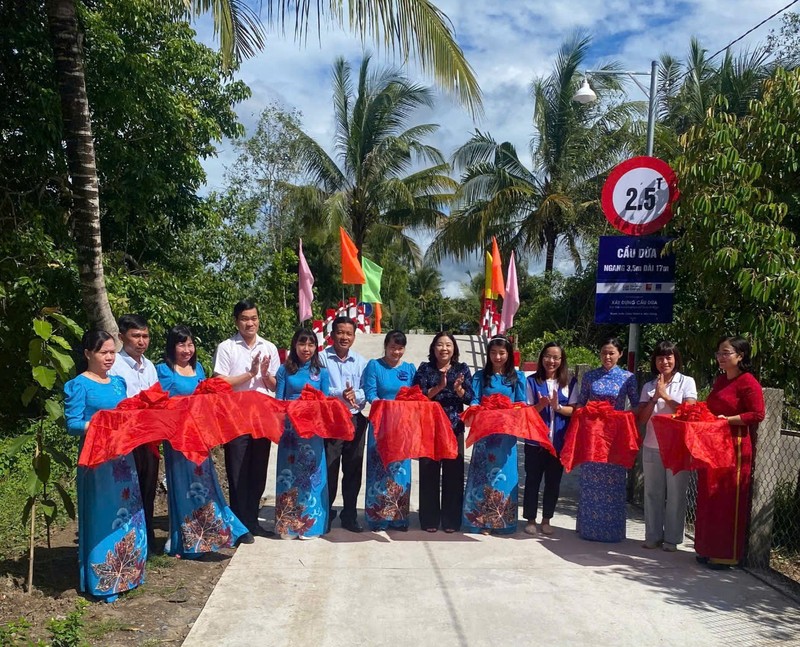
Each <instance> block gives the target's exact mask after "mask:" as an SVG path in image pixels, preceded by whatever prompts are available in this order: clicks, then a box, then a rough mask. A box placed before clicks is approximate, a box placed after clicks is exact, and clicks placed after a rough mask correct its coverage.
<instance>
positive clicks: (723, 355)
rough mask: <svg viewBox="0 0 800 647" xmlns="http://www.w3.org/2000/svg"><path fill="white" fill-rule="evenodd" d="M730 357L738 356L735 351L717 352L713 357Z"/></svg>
mask: <svg viewBox="0 0 800 647" xmlns="http://www.w3.org/2000/svg"><path fill="white" fill-rule="evenodd" d="M731 355H738V353H737V352H736V351H725V352H721V351H717V352H716V353H714V357H730V356H731Z"/></svg>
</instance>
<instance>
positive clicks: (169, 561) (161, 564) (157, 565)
mask: <svg viewBox="0 0 800 647" xmlns="http://www.w3.org/2000/svg"><path fill="white" fill-rule="evenodd" d="M173 566H175V558H174V557H170V556H169V555H150V556H148V558H147V568H152V569H161V568H172V567H173Z"/></svg>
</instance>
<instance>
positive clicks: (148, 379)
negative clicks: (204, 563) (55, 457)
mask: <svg viewBox="0 0 800 647" xmlns="http://www.w3.org/2000/svg"><path fill="white" fill-rule="evenodd" d="M117 326H118V327H119V340H120V341H121V342H122V350H121V351H119V353H117V357H116V358H115V359H114V366H112V367H111V370H110V371H109V372H108V374H109V375H119V376H120V377H121V378H123V379H124V380H125V386H126V387H127V395H128V397H129V398H131V397H133V396H135V395H137V394H138V393H139V392H140V391H144V390H145V389H149V388H150V387H151V386H153V385H154V384H155V383H156V382H158V374H157V373H156V367H155V366H153V362H151V361H150V360H149V359H147V358H146V357H145V356H144V354H145V352H147V349H148V347H149V346H150V330H149V327H148V325H147V320H146V319H145V318H144V317H142V316H140V315H134V314H128V315H122V316H121V317H120V318H119V320H118V321H117ZM133 459H134V462H135V463H136V472H137V474H138V475H139V489H140V490H141V491H142V507H143V508H144V519H145V524H146V526H147V545H148V547H149V549H148V552H149V551H151V550H152V551H153V554H155V551H154V546H155V534H154V533H153V508H154V507H155V501H156V490H157V488H158V465H159V463H160V462H161V460H160V457H159V456H158V454H157V453H156V452H154V451H153V449H152V447H151V446H150V445H140V446H139V447H137V448H136V449H134V450H133Z"/></svg>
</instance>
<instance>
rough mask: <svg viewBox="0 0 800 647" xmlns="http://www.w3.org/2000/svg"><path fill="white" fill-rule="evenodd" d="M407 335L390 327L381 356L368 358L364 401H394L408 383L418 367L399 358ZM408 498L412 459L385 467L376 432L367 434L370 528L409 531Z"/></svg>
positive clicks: (409, 495) (364, 376)
mask: <svg viewBox="0 0 800 647" xmlns="http://www.w3.org/2000/svg"><path fill="white" fill-rule="evenodd" d="M406 343H407V342H406V336H405V335H404V334H403V333H402V332H401V331H399V330H392V331H391V332H390V333H388V334H387V335H386V337H385V338H384V340H383V357H382V358H381V359H371V360H370V361H369V362H368V363H367V367H366V368H365V369H364V375H363V376H362V378H361V385H362V388H363V389H364V395H365V396H366V398H367V402H374V401H375V400H394V399H395V397H396V396H397V392H398V391H399V390H400V389H401V388H402V387H404V386H411V382H412V380H413V379H414V374H415V373H416V372H417V368H416V367H415V366H414V365H413V364H409V363H408V362H404V361H402V359H403V353H405V352H406ZM410 498H411V459H410V458H409V459H406V460H402V461H394V462H392V463H389V464H388V465H386V466H384V464H383V461H382V460H381V457H380V454H379V453H378V444H377V442H376V440H375V433H374V430H373V429H372V425H370V431H369V432H368V433H367V494H366V501H365V505H364V508H365V517H366V519H367V525H368V526H369V527H370V530H386V529H387V528H392V529H396V530H402V531H406V530H408V509H409V500H410Z"/></svg>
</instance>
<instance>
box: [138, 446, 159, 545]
mask: <svg viewBox="0 0 800 647" xmlns="http://www.w3.org/2000/svg"><path fill="white" fill-rule="evenodd" d="M133 462H134V463H135V464H136V473H137V474H138V475H139V489H140V490H141V492H142V507H143V508H144V523H145V526H146V527H147V546H148V554H149V551H150V550H152V551H153V554H155V540H156V535H155V533H154V532H153V508H154V507H155V503H156V490H157V488H158V464H159V462H161V459H160V458H159V457H158V456H156V455H155V452H153V450H152V449H150V446H149V445H139V447H137V448H136V449H134V450H133Z"/></svg>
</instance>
